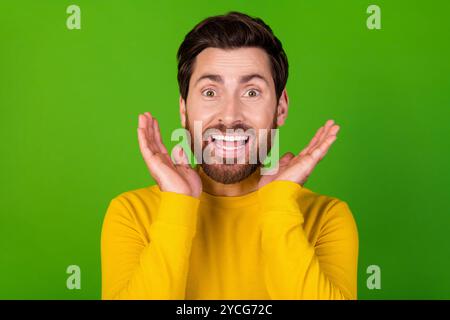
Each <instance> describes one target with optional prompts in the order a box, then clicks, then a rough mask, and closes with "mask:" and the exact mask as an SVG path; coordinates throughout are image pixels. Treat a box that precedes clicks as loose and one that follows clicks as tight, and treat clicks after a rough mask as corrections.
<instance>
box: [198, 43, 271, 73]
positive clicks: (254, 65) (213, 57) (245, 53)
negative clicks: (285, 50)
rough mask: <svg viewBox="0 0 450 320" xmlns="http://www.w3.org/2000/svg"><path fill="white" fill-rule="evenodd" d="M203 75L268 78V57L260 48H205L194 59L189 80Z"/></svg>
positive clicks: (269, 71) (269, 70)
mask: <svg viewBox="0 0 450 320" xmlns="http://www.w3.org/2000/svg"><path fill="white" fill-rule="evenodd" d="M203 73H212V74H219V75H221V76H223V77H239V76H241V75H245V74H251V73H259V74H262V75H265V76H266V77H267V78H270V74H271V69H270V62H269V56H268V55H267V53H266V52H265V51H264V50H263V49H261V48H253V47H251V48H238V49H219V48H207V49H205V50H203V51H202V52H200V54H199V55H198V56H197V57H196V59H195V63H194V70H193V72H192V76H191V80H195V79H196V78H198V77H200V76H201V75H202V74H203Z"/></svg>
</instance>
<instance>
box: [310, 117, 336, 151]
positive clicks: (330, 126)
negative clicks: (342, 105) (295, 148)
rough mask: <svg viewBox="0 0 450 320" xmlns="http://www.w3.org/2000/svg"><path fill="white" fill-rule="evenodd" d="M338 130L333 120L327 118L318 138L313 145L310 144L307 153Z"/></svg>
mask: <svg viewBox="0 0 450 320" xmlns="http://www.w3.org/2000/svg"><path fill="white" fill-rule="evenodd" d="M338 131H339V126H338V125H335V124H334V121H333V120H328V121H327V122H326V124H325V126H324V131H323V132H322V134H321V136H320V138H319V139H318V141H317V142H316V144H315V145H314V146H311V148H309V150H308V152H307V153H309V154H311V153H312V152H314V150H315V149H317V148H318V147H319V146H321V145H322V143H323V142H324V141H325V140H326V139H328V137H329V136H333V135H336V134H337V132H338Z"/></svg>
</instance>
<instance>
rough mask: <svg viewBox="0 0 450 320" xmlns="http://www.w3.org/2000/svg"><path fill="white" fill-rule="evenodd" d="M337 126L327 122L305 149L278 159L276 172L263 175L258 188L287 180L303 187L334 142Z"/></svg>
mask: <svg viewBox="0 0 450 320" xmlns="http://www.w3.org/2000/svg"><path fill="white" fill-rule="evenodd" d="M338 131H339V126H338V125H336V124H334V121H333V120H328V121H327V122H326V123H325V125H324V126H322V127H320V128H319V129H318V130H317V133H316V134H315V136H314V137H313V138H312V140H311V141H310V143H309V144H308V146H307V147H306V148H304V149H303V150H302V151H301V152H300V153H299V154H298V155H294V154H292V153H291V152H288V153H286V154H285V155H283V156H282V157H281V158H280V161H279V167H278V171H277V172H276V173H274V174H270V172H269V174H266V175H263V176H262V177H261V179H260V181H259V184H258V187H259V188H261V187H263V186H264V185H266V184H268V183H269V182H271V181H276V180H288V181H293V182H296V183H298V184H300V185H304V184H305V182H306V180H307V179H308V177H309V175H310V174H311V172H312V171H313V169H314V168H315V166H316V165H317V163H318V162H319V161H320V160H322V159H323V157H325V155H326V154H327V152H328V149H329V148H330V146H331V145H332V144H333V142H334V141H335V140H336V135H337V133H338Z"/></svg>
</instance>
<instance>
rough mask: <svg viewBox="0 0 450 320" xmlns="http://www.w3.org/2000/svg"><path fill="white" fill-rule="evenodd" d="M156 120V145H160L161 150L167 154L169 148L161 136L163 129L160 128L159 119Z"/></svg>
mask: <svg viewBox="0 0 450 320" xmlns="http://www.w3.org/2000/svg"><path fill="white" fill-rule="evenodd" d="M154 120H155V140H156V145H157V146H158V148H159V150H160V152H161V153H164V154H167V148H166V146H165V145H164V143H163V142H162V138H161V130H160V129H159V123H158V120H156V119H154Z"/></svg>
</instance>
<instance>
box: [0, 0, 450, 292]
mask: <svg viewBox="0 0 450 320" xmlns="http://www.w3.org/2000/svg"><path fill="white" fill-rule="evenodd" d="M70 4H77V5H79V6H80V8H81V30H68V29H67V27H66V18H67V17H68V14H67V13H66V8H67V6H68V5H70ZM370 4H377V5H379V6H380V8H381V16H382V17H381V18H382V29H381V30H368V29H367V27H366V19H367V17H368V14H367V13H366V9H367V7H368V5H370ZM230 10H238V11H243V12H246V13H248V14H251V15H253V16H260V17H262V18H263V19H264V20H265V21H266V22H267V23H268V24H269V25H270V26H271V27H272V28H273V30H274V32H275V34H276V35H277V36H278V37H279V38H280V39H281V40H282V42H283V45H284V47H285V50H286V52H287V55H288V57H289V62H290V77H289V81H288V86H287V87H288V91H289V94H290V102H291V104H290V113H289V118H288V121H287V123H286V125H285V127H283V129H282V130H281V135H280V143H281V152H285V151H288V150H292V151H299V150H300V149H301V148H302V147H303V146H304V145H305V144H306V143H307V142H308V141H309V139H310V138H311V137H312V135H313V134H314V132H315V130H316V128H318V127H319V126H320V125H321V124H322V123H323V122H324V121H325V120H326V119H328V118H333V119H335V120H336V121H337V122H338V123H339V124H341V132H340V136H339V139H338V140H337V141H336V144H335V145H334V146H333V148H332V150H330V152H329V153H328V156H327V158H326V159H325V160H324V161H323V162H321V163H320V165H319V166H318V167H317V168H316V170H315V172H314V173H313V174H312V175H311V177H310V181H309V182H308V184H307V187H308V188H310V189H312V190H313V191H315V192H318V193H322V194H327V195H330V196H335V197H338V198H340V199H343V200H345V201H347V202H348V203H349V205H350V208H351V209H352V212H353V214H354V217H355V219H356V222H357V224H358V229H359V237H360V256H359V275H358V298H360V299H392V298H398V299H406V298H409V299H417V298H430V299H443V298H447V299H448V298H450V272H449V270H450V254H449V253H450V250H449V237H450V215H449V210H448V207H449V206H448V193H449V192H448V191H449V188H448V182H449V177H450V170H449V166H448V157H449V144H448V138H449V137H450V126H449V125H448V122H447V121H448V119H449V116H450V111H449V107H450V90H449V89H450V80H449V79H450V58H449V57H450V45H449V43H450V42H449V35H450V32H449V31H450V30H449V19H448V15H449V12H450V2H448V1H445V0H443V1H411V0H409V1H406V0H396V1H380V0H373V1H356V0H355V1H313V0H309V1H262V0H258V1H249V0H247V1H240V0H239V1H238V0H236V1H230V0H227V1H205V0H197V1H143V0H142V1H125V0H123V1H111V0H108V1H107V0H97V1H93V0H91V1H88V0H74V1H63V0H61V1H57V0H54V1H51V0H46V1H43V0H41V1H7V0H2V1H1V2H0V132H1V158H0V177H1V190H0V210H1V211H0V259H1V260H0V262H1V263H0V298H3V299H13V298H21V299H35V298H42V299H47V298H56V299H98V298H100V292H101V291H100V290H101V272H100V231H101V225H102V221H103V216H104V214H105V210H106V208H107V206H108V204H109V201H110V200H111V199H112V198H113V197H114V196H116V195H118V194H119V193H121V192H124V191H127V190H131V189H136V188H141V187H144V186H147V185H149V184H153V181H152V180H151V178H150V176H149V174H148V172H147V170H146V167H145V164H144V162H143V160H142V158H141V155H140V153H139V149H138V144H137V137H136V127H137V115H138V114H139V113H143V112H144V111H151V112H152V113H154V115H155V116H156V117H157V118H158V119H159V120H160V123H161V126H162V134H163V137H164V139H165V142H166V143H167V144H168V145H169V146H173V143H172V144H171V143H170V141H169V140H170V133H171V132H172V130H173V129H175V128H177V127H179V126H180V125H179V115H178V87H177V82H176V58H175V54H176V51H177V48H178V46H179V44H180V43H181V41H182V39H183V37H184V35H185V34H186V33H187V32H188V31H189V30H190V29H191V28H192V27H193V26H194V25H195V24H196V23H197V22H199V21H200V20H201V19H203V18H205V17H207V16H210V15H215V14H222V13H225V12H227V11H230ZM71 264H76V265H79V266H80V268H81V290H68V289H67V288H66V279H67V277H68V275H67V274H66V268H67V266H68V265H71ZM372 264H375V265H378V266H380V268H381V286H382V287H381V290H369V289H368V288H367V286H366V279H367V277H368V275H367V274H366V268H367V267H368V266H369V265H372Z"/></svg>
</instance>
